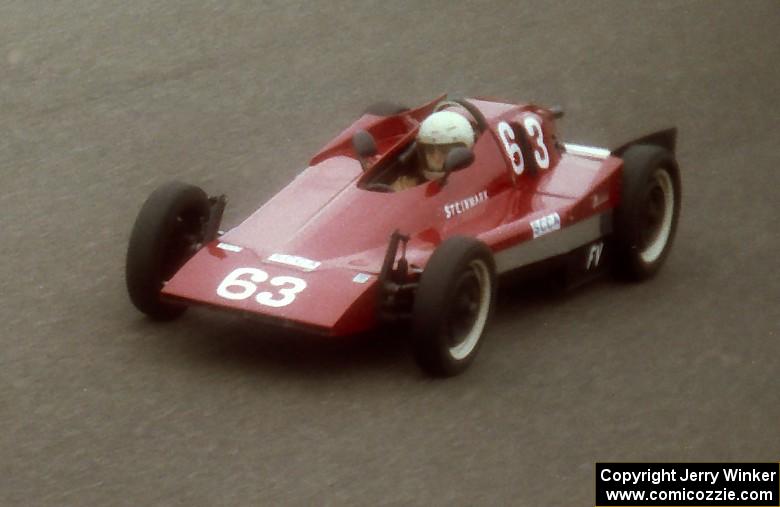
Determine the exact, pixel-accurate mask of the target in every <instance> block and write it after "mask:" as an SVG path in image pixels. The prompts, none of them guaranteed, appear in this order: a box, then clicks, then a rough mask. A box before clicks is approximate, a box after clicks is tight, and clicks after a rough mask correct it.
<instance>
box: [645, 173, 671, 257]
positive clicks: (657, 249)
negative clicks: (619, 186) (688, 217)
mask: <svg viewBox="0 0 780 507" xmlns="http://www.w3.org/2000/svg"><path fill="white" fill-rule="evenodd" d="M653 178H654V179H655V183H656V184H658V186H659V188H660V189H661V192H663V196H664V207H663V214H664V216H663V219H662V220H661V226H660V227H659V229H658V233H657V234H656V236H655V238H653V241H651V242H650V244H649V245H647V246H645V248H644V250H642V251H641V252H640V253H639V257H640V258H641V259H642V262H644V263H646V264H651V263H653V262H655V261H656V260H658V258H659V257H660V256H661V254H662V253H663V251H664V248H665V247H666V243H667V242H668V241H669V235H670V234H671V232H672V219H673V218H674V185H673V184H672V178H671V176H669V172H668V171H666V170H665V169H659V170H658V171H656V172H655V174H654V175H653Z"/></svg>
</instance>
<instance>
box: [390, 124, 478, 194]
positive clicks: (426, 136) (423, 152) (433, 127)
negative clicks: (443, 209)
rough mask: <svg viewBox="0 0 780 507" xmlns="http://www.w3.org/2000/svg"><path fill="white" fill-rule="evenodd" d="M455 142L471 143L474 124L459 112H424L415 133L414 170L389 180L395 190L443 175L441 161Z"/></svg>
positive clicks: (460, 143)
mask: <svg viewBox="0 0 780 507" xmlns="http://www.w3.org/2000/svg"><path fill="white" fill-rule="evenodd" d="M456 146H465V147H466V148H471V147H472V146H474V128H473V127H472V126H471V123H470V122H469V121H468V120H467V119H466V118H465V117H464V116H463V115H461V114H459V113H456V112H454V111H439V112H437V113H433V114H431V115H430V116H428V117H427V118H426V119H425V120H424V121H423V122H422V123H421V124H420V131H419V132H418V133H417V161H418V164H417V174H414V175H401V176H399V177H398V178H397V179H396V180H395V181H394V182H393V183H392V185H391V186H392V187H393V190H395V191H396V192H398V191H400V190H406V189H407V188H411V187H414V186H417V185H419V184H421V183H424V182H426V181H433V180H438V179H439V178H441V177H443V176H444V161H445V160H447V154H448V153H449V152H450V150H451V149H452V148H454V147H456Z"/></svg>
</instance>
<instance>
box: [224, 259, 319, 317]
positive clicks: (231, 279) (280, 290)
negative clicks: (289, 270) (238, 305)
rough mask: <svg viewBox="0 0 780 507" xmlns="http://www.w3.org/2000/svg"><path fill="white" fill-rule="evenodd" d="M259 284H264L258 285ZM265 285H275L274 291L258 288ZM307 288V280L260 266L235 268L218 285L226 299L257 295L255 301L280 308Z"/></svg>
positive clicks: (235, 299) (239, 298)
mask: <svg viewBox="0 0 780 507" xmlns="http://www.w3.org/2000/svg"><path fill="white" fill-rule="evenodd" d="M258 284H262V285H261V286H260V287H258ZM265 285H271V286H273V287H275V289H274V290H273V291H270V290H264V291H261V292H258V290H259V289H260V288H261V287H262V286H265ZM305 288H306V281H305V280H302V279H301V278H297V277H294V276H275V277H273V278H270V279H269V275H268V273H266V272H265V271H263V270H262V269H258V268H238V269H234V270H233V271H232V272H231V273H230V274H229V275H228V276H226V277H225V279H224V280H222V283H220V284H219V287H217V295H218V296H220V297H223V298H225V299H231V300H233V301H240V300H243V299H248V298H250V297H252V296H255V301H257V302H258V303H259V304H261V305H264V306H271V307H274V308H280V307H282V306H287V305H289V304H290V303H292V302H293V301H295V296H296V294H298V293H300V292H301V291H303V290H304V289H305Z"/></svg>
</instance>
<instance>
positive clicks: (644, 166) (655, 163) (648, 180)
mask: <svg viewBox="0 0 780 507" xmlns="http://www.w3.org/2000/svg"><path fill="white" fill-rule="evenodd" d="M623 161H624V162H623V184H622V196H621V202H620V205H619V206H618V208H617V210H616V211H615V246H616V253H617V255H616V256H615V267H616V269H617V271H618V274H619V275H621V276H623V277H624V278H627V279H630V280H644V279H646V278H649V277H651V276H652V275H654V274H655V273H656V272H657V271H658V269H659V268H660V267H661V265H662V264H663V262H664V260H665V259H666V256H667V255H668V254H669V250H670V249H671V246H672V241H673V239H674V234H675V231H676V229H677V221H678V218H679V213H680V175H679V170H678V168H677V163H676V162H675V160H674V157H673V156H672V154H671V153H670V152H669V151H668V150H665V149H663V148H660V147H657V146H650V145H637V146H632V147H630V148H629V149H628V150H626V152H625V154H624V155H623Z"/></svg>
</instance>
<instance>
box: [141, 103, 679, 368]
mask: <svg viewBox="0 0 780 507" xmlns="http://www.w3.org/2000/svg"><path fill="white" fill-rule="evenodd" d="M453 115H454V116H453ZM560 116H562V112H561V111H559V110H556V109H547V108H543V107H539V106H536V105H533V104H510V103H503V102H497V101H493V100H487V99H476V98H470V99H452V100H449V99H446V98H445V97H439V98H437V99H435V100H433V101H431V102H429V103H427V104H424V105H422V106H420V107H418V108H416V109H406V108H403V107H398V106H393V105H391V104H377V105H375V106H372V107H371V108H369V110H368V111H367V112H366V113H365V114H364V115H363V116H361V117H360V118H359V119H358V120H357V121H356V122H355V123H354V124H352V125H351V126H350V127H349V128H347V129H346V130H344V131H343V132H342V133H341V134H339V135H338V136H337V137H336V138H335V139H333V140H332V141H331V142H330V143H329V144H327V146H325V147H324V148H323V149H322V150H321V151H320V152H319V153H317V154H316V155H315V156H314V158H313V159H312V160H311V162H310V165H309V167H308V168H306V169H305V170H304V171H303V172H302V173H301V174H300V175H299V176H298V177H296V178H295V179H294V180H293V181H292V182H291V183H290V184H289V185H287V187H285V188H284V189H283V190H281V191H280V192H279V193H278V194H277V195H276V196H274V197H273V198H272V199H270V200H269V201H268V202H267V203H266V204H264V205H263V206H262V207H260V208H259V209H258V210H257V211H256V212H255V213H254V214H252V215H251V216H249V217H248V218H247V219H246V220H244V221H243V222H242V223H241V224H239V225H238V226H236V227H234V228H232V229H230V230H228V231H226V232H222V231H220V221H221V217H222V212H223V210H224V207H225V202H226V200H225V197H224V196H218V197H208V196H207V195H206V194H205V193H204V192H203V191H202V190H201V189H200V188H198V187H195V186H192V185H188V184H183V183H178V182H173V183H169V184H166V185H163V186H161V187H160V188H158V189H157V190H155V191H154V192H153V193H152V194H151V196H150V197H149V198H148V199H147V201H146V202H145V204H144V205H143V207H142V209H141V211H140V213H139V215H138V218H137V220H136V223H135V225H134V228H133V231H132V234H131V238H130V243H129V248H128V252H127V263H126V281H127V288H128V291H129V294H130V298H131V300H132V302H133V303H134V305H135V306H136V307H137V308H138V309H139V310H140V311H142V312H143V313H145V314H147V315H148V316H150V317H151V318H153V319H160V320H166V319H173V318H175V317H177V316H179V315H181V314H182V312H183V311H184V310H185V309H186V308H187V306H189V305H194V304H200V305H208V306H211V307H217V308H220V309H225V310H230V311H237V312H245V313H248V314H252V315H256V316H258V317H264V318H266V319H267V320H269V321H271V322H275V323H278V324H280V325H283V326H293V327H296V328H300V329H301V330H307V331H311V332H314V333H319V334H323V335H328V336H341V335H347V334H352V333H358V332H363V331H367V330H370V329H372V328H374V327H376V326H383V325H387V324H390V323H396V322H401V323H404V322H406V323H408V327H407V328H406V329H409V330H410V335H411V340H412V343H413V347H412V348H413V350H414V353H415V357H416V360H417V362H418V363H419V364H420V366H421V367H422V368H423V369H424V370H425V371H427V372H429V373H431V374H434V375H442V376H447V375H454V374H457V373H459V372H461V371H463V370H464V369H465V368H466V367H467V366H468V365H469V364H470V363H471V362H472V360H473V359H474V357H475V355H476V353H477V351H478V349H479V347H480V344H481V343H482V337H483V335H484V334H485V329H486V326H487V324H488V321H489V319H490V315H491V309H492V308H493V306H494V303H495V299H496V287H497V283H498V277H500V276H502V275H505V274H507V273H510V272H516V271H517V270H526V269H533V268H534V267H537V266H541V265H544V266H545V267H549V266H554V267H555V268H556V269H559V270H560V272H563V273H565V274H566V275H567V276H569V277H577V276H580V275H581V276H580V278H587V276H588V275H590V274H595V273H598V272H601V271H606V270H607V269H605V268H611V269H610V271H612V272H614V273H617V274H618V275H620V276H622V277H624V278H626V279H631V280H643V279H646V278H648V277H650V276H652V275H653V274H654V273H655V272H656V271H657V270H658V269H659V267H660V266H661V264H662V263H663V262H664V259H665V258H666V256H667V254H668V252H669V249H670V246H671V244H672V239H673V237H674V233H675V229H676V224H677V219H678V214H679V209H680V176H679V170H678V166H677V162H676V161H675V156H674V150H675V141H676V139H675V138H676V132H675V130H674V129H669V130H664V131H660V132H656V133H654V134H651V135H648V136H645V137H642V138H640V139H637V140H635V141H632V142H630V143H627V144H625V145H623V146H620V147H619V148H617V149H614V150H607V149H603V148H593V147H587V146H581V145H575V144H567V143H563V142H561V141H560V140H559V139H558V137H557V134H556V119H557V118H559V117H560ZM437 143H438V144H437ZM437 159H438V162H436V160H437Z"/></svg>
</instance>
